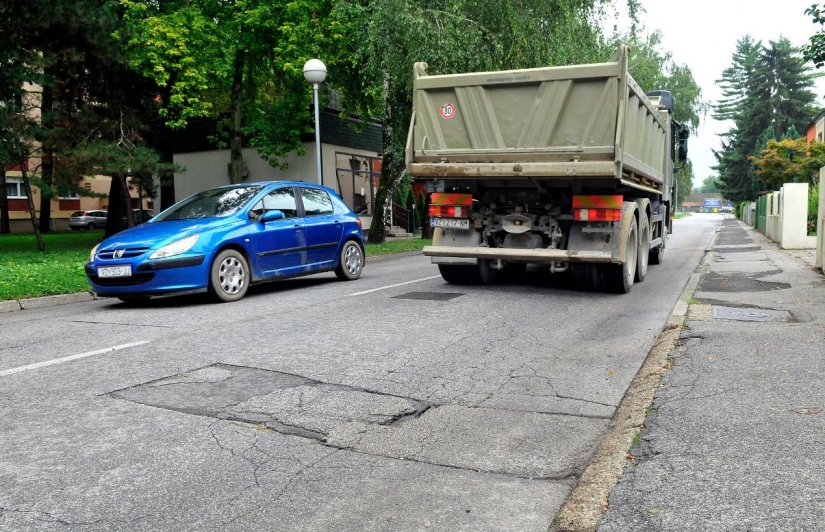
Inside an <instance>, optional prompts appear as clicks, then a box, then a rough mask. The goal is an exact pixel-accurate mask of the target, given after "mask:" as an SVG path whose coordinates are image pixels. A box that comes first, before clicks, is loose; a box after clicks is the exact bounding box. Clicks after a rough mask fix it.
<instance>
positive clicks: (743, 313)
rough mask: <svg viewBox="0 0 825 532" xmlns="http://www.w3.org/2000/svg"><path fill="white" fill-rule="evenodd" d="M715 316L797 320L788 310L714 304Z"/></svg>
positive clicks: (750, 319)
mask: <svg viewBox="0 0 825 532" xmlns="http://www.w3.org/2000/svg"><path fill="white" fill-rule="evenodd" d="M713 318H714V319H717V320H734V321H776V322H789V321H795V320H794V317H793V315H792V314H791V313H790V312H788V311H787V310H773V309H764V308H742V307H725V306H721V305H714V306H713Z"/></svg>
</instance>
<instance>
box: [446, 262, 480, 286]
mask: <svg viewBox="0 0 825 532" xmlns="http://www.w3.org/2000/svg"><path fill="white" fill-rule="evenodd" d="M438 272H439V273H440V274H441V278H442V279H444V280H445V281H446V282H448V283H450V284H477V283H478V271H477V270H476V266H464V265H455V264H439V265H438Z"/></svg>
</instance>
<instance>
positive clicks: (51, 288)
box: [0, 230, 103, 301]
mask: <svg viewBox="0 0 825 532" xmlns="http://www.w3.org/2000/svg"><path fill="white" fill-rule="evenodd" d="M102 239H103V231H102V230H99V231H78V232H66V233H63V232H60V233H47V234H44V235H43V241H44V243H45V244H46V251H45V252H42V253H41V252H40V251H38V250H37V241H36V240H35V238H34V235H33V234H10V235H0V272H2V275H0V301H2V300H7V299H22V298H27V297H38V296H45V295H54V294H70V293H72V292H82V291H86V290H89V282H88V281H87V280H86V274H85V273H84V271H83V266H84V264H86V262H87V261H88V260H89V251H90V250H91V249H92V247H94V246H95V245H96V244H97V243H98V242H100V241H101V240H102Z"/></svg>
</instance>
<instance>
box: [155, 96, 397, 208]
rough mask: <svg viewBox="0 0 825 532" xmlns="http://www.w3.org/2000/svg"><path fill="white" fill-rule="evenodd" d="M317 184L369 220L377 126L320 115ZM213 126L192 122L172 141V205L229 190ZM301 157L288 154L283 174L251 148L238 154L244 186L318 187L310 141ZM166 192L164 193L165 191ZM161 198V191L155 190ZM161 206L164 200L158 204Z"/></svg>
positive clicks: (377, 166)
mask: <svg viewBox="0 0 825 532" xmlns="http://www.w3.org/2000/svg"><path fill="white" fill-rule="evenodd" d="M320 122H321V128H320V130H321V166H322V175H321V177H322V179H321V182H322V183H323V184H324V185H326V186H328V187H330V188H332V189H334V190H335V191H336V192H338V194H339V195H340V196H341V197H342V198H343V199H344V201H345V202H346V203H347V205H349V207H350V208H352V209H353V210H354V211H355V212H356V213H358V214H361V215H372V213H373V208H374V204H375V200H374V198H375V191H376V190H377V189H378V183H379V179H380V177H381V162H382V158H381V152H382V136H381V126H380V124H378V123H377V122H372V121H369V122H367V123H363V122H360V121H358V120H355V119H352V118H344V117H342V116H341V115H340V113H339V111H338V110H336V109H334V108H327V109H324V110H323V111H322V112H321V113H320ZM213 131H214V124H213V123H211V122H210V121H205V120H204V121H193V122H192V124H190V127H189V128H187V130H186V131H185V132H184V133H183V134H181V135H179V136H178V137H177V139H176V140H175V150H174V157H173V160H174V163H175V165H176V166H179V167H181V168H182V170H180V171H176V172H175V177H174V200H175V201H178V200H181V199H183V198H185V197H186V196H189V195H191V194H194V193H196V192H199V191H201V190H205V189H207V188H211V187H215V186H220V185H226V184H229V160H230V152H229V150H228V149H218V148H217V147H216V146H215V145H214V143H213V142H212V141H211V140H210V139H211V138H212V132H213ZM302 147H303V152H304V153H303V154H302V155H299V154H297V153H295V152H292V153H290V154H289V155H288V156H287V157H286V160H285V161H284V162H285V163H286V164H285V165H284V167H283V168H275V167H273V166H272V165H270V164H269V162H267V161H266V160H265V159H264V158H263V157H261V155H260V154H259V153H258V151H257V150H256V149H255V148H253V147H245V148H244V149H243V159H244V165H245V168H244V170H245V172H244V182H255V181H277V180H293V181H306V182H311V183H318V182H319V180H318V178H317V171H316V162H315V161H316V154H315V139H314V136H313V135H308V136H307V137H306V138H304V139H303V142H302ZM166 190H168V189H166ZM161 194H163V189H162V190H161ZM162 199H163V204H164V205H166V204H167V202H168V201H169V200H168V198H162Z"/></svg>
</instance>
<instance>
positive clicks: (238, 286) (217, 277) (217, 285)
mask: <svg viewBox="0 0 825 532" xmlns="http://www.w3.org/2000/svg"><path fill="white" fill-rule="evenodd" d="M248 288H249V266H248V265H247V262H246V258H244V256H243V254H241V253H240V252H239V251H236V250H234V249H225V250H223V251H221V252H220V253H218V256H217V257H215V260H214V261H212V268H211V269H210V271H209V292H210V293H211V294H212V295H213V296H214V297H215V299H217V300H218V301H222V302H229V301H237V300H239V299H241V298H242V297H243V296H244V295H245V294H246V291H247V289H248Z"/></svg>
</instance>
